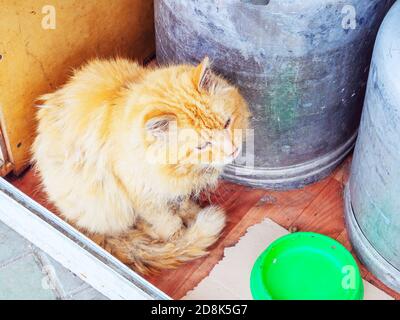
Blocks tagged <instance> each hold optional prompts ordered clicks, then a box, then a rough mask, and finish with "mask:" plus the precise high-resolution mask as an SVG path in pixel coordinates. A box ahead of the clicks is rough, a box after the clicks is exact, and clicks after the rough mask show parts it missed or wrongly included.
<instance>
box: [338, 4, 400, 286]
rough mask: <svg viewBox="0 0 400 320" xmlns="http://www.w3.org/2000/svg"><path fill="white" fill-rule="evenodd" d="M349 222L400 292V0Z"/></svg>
mask: <svg viewBox="0 0 400 320" xmlns="http://www.w3.org/2000/svg"><path fill="white" fill-rule="evenodd" d="M345 205H346V220H347V224H348V227H349V234H350V238H351V240H352V243H353V246H354V248H355V250H356V251H357V253H358V254H359V256H360V258H361V260H362V261H363V262H364V264H365V265H366V266H367V267H368V268H369V269H370V270H371V271H372V272H373V273H375V274H376V275H377V276H378V277H379V278H380V279H381V280H382V281H383V282H385V283H386V284H387V285H389V286H390V287H392V288H394V289H397V291H400V2H399V1H397V3H396V4H395V5H394V6H393V8H392V9H391V10H390V12H389V13H388V15H387V17H386V18H385V20H384V22H383V24H382V27H381V29H380V31H379V34H378V38H377V41H376V45H375V49H374V55H373V58H372V65H371V71H370V75H369V82H368V87H367V94H366V99H365V104H364V111H363V115H362V120H361V125H360V133H359V137H358V140H357V144H356V148H355V152H354V160H353V164H352V169H351V175H350V180H349V185H348V186H347V188H346V197H345Z"/></svg>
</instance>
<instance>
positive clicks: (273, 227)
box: [183, 219, 392, 300]
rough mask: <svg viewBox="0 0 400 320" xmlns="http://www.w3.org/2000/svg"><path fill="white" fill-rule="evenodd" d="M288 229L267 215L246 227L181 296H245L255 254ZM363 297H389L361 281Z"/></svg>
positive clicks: (232, 297)
mask: <svg viewBox="0 0 400 320" xmlns="http://www.w3.org/2000/svg"><path fill="white" fill-rule="evenodd" d="M288 233H289V232H288V231H287V230H286V229H284V228H282V227H281V226H279V225H278V224H277V223H275V222H273V221H272V220H270V219H265V220H264V221H263V222H261V223H260V224H257V225H254V226H252V227H250V228H249V229H248V231H247V233H246V234H245V235H244V236H243V237H242V238H241V239H240V240H239V242H238V243H237V244H236V246H234V247H230V248H226V249H225V256H224V258H223V259H222V260H221V261H220V262H219V263H218V264H217V265H216V266H215V267H214V269H213V270H212V271H211V272H210V274H209V276H208V277H206V278H204V279H203V280H202V281H201V282H200V283H199V285H198V286H197V287H196V288H194V289H193V290H191V291H189V292H188V293H187V295H186V296H185V297H184V298H183V299H184V300H196V299H199V300H204V299H207V300H234V299H239V300H248V299H252V296H251V292H250V287H249V284H250V273H251V269H252V267H253V264H254V262H255V261H256V259H257V258H258V256H259V255H260V254H261V253H262V252H263V251H264V250H265V248H267V247H268V246H269V244H271V243H272V242H273V241H274V240H276V239H277V238H279V237H281V236H284V235H286V234H288ZM364 289H365V294H364V298H365V300H390V299H392V297H390V296H389V295H387V294H386V293H384V292H383V291H381V290H379V289H378V288H376V287H374V286H373V285H372V284H370V283H368V282H366V281H364Z"/></svg>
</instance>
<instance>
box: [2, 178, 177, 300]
mask: <svg viewBox="0 0 400 320" xmlns="http://www.w3.org/2000/svg"><path fill="white" fill-rule="evenodd" d="M0 220H1V221H2V222H3V223H5V224H6V225H8V226H9V227H10V228H12V229H14V230H15V231H16V232H18V233H19V234H20V235H22V236H23V237H25V238H26V239H27V240H28V241H30V242H32V243H33V244H34V245H35V246H37V247H38V248H40V249H41V250H43V251H44V252H46V253H47V254H48V255H50V256H51V257H52V258H53V259H55V260H56V261H58V262H59V263H60V264H62V265H63V266H64V267H65V268H67V269H69V270H70V271H72V272H73V273H75V274H76V275H77V276H78V277H79V278H81V279H82V280H83V281H85V282H87V283H88V284H90V285H91V286H92V287H93V288H94V289H96V290H98V291H99V292H101V293H102V294H103V295H105V296H106V297H108V298H110V299H113V300H129V299H135V300H149V299H160V300H165V299H170V297H168V296H167V295H166V294H165V293H163V292H162V291H160V290H159V289H157V288H156V287H155V286H153V285H152V284H151V283H149V282H148V281H147V280H145V279H144V278H142V277H141V276H140V275H138V274H137V273H135V272H133V271H132V270H131V269H129V268H128V267H127V266H126V265H124V264H123V263H122V262H120V261H119V260H117V259H116V258H115V257H113V256H112V255H111V254H109V253H108V252H107V251H105V250H104V249H102V248H101V247H99V246H98V245H97V244H95V243H94V242H93V241H91V240H90V239H88V238H87V237H86V236H84V235H83V234H82V233H80V232H79V231H77V230H76V229H74V228H73V227H72V226H70V225H69V224H68V223H66V222H65V221H63V220H62V219H60V218H58V217H57V216H56V215H54V214H53V213H51V212H50V211H49V210H47V209H46V208H44V207H42V206H41V205H40V204H38V203H37V202H35V201H34V200H32V199H31V198H29V197H28V196H27V195H25V194H24V193H22V192H21V191H20V190H18V189H17V188H15V187H14V186H12V185H11V184H10V183H8V182H7V181H6V180H5V179H3V178H0Z"/></svg>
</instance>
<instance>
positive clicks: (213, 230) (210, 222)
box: [193, 206, 226, 237]
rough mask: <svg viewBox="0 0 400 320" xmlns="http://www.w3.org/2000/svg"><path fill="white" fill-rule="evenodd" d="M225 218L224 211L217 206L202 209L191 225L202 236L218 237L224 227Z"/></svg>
mask: <svg viewBox="0 0 400 320" xmlns="http://www.w3.org/2000/svg"><path fill="white" fill-rule="evenodd" d="M225 222H226V216H225V213H224V210H223V209H222V208H220V207H217V206H208V207H206V208H204V209H202V210H201V211H200V212H199V213H198V215H197V217H196V221H195V222H194V224H193V227H195V228H196V229H197V230H198V231H200V232H201V233H202V234H203V235H204V236H210V237H214V236H218V235H219V234H220V233H221V231H222V229H223V228H224V227H225Z"/></svg>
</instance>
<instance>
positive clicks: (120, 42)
mask: <svg viewBox="0 0 400 320" xmlns="http://www.w3.org/2000/svg"><path fill="white" fill-rule="evenodd" d="M49 6H51V7H49ZM53 13H55V15H54V14H53ZM54 17H55V19H54ZM54 21H55V25H54V24H52V23H53V22H54ZM49 27H50V28H49ZM52 27H55V28H54V29H52ZM153 53H154V27H153V1H152V0H86V1H82V0H45V1H42V0H18V1H10V0H0V55H1V56H0V58H1V59H0V108H1V109H0V110H1V125H2V129H3V134H4V136H5V140H6V143H7V148H8V153H9V157H10V159H11V161H12V162H13V164H14V169H15V172H16V173H18V172H20V171H21V170H22V169H23V168H24V167H25V166H26V164H27V163H28V161H29V157H30V155H29V149H30V145H31V143H32V141H33V138H34V133H35V129H34V128H35V121H34V112H35V107H34V105H35V99H36V98H37V97H38V96H39V95H41V94H44V93H46V92H50V91H53V90H54V89H56V88H57V86H59V85H60V84H62V83H63V82H64V81H65V80H66V78H67V77H68V75H69V74H70V70H71V69H72V68H73V67H76V66H79V65H80V64H81V63H82V62H84V61H85V60H87V59H88V58H91V57H95V56H100V57H109V56H114V55H117V54H119V55H122V56H128V57H135V58H137V59H138V60H143V59H145V58H147V57H149V56H150V55H152V54H153Z"/></svg>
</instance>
